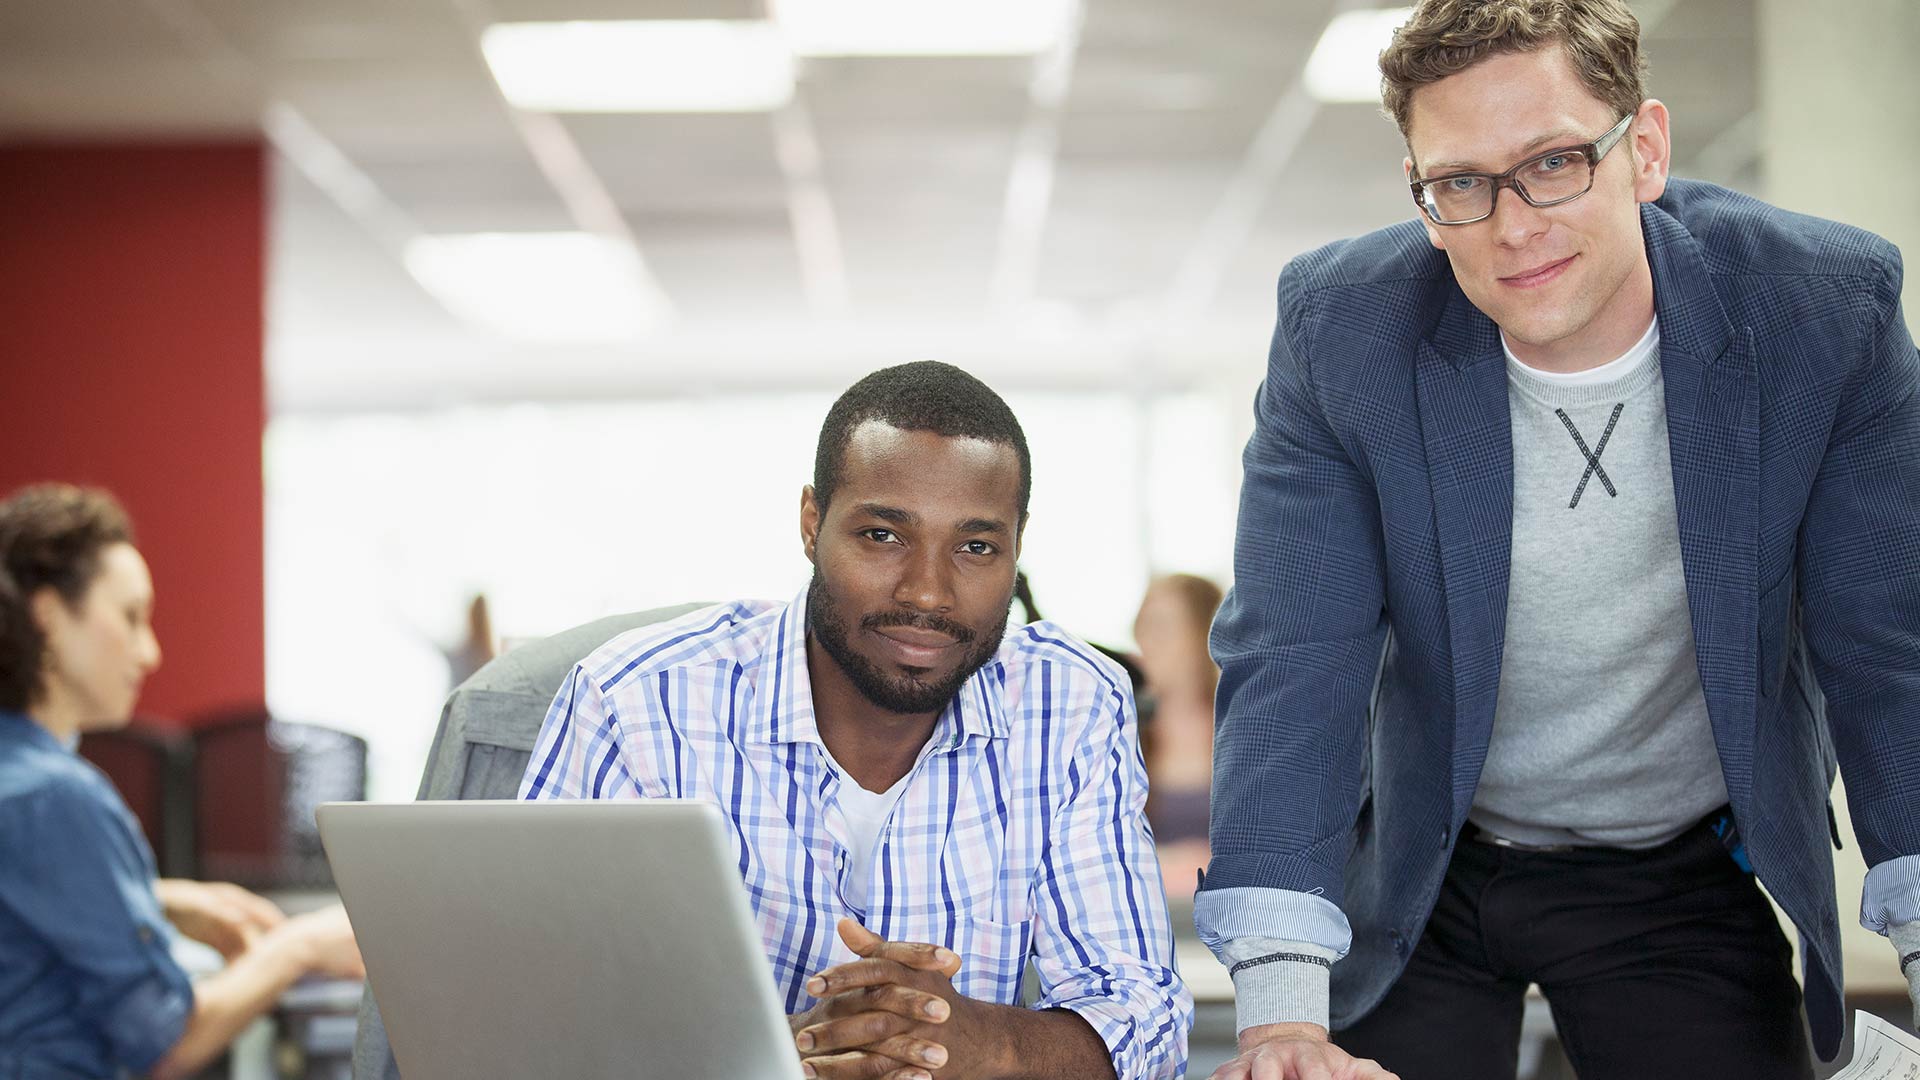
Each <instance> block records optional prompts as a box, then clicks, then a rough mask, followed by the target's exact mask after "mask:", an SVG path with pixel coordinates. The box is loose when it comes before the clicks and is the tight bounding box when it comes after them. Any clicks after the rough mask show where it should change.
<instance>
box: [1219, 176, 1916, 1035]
mask: <svg viewBox="0 0 1920 1080" xmlns="http://www.w3.org/2000/svg"><path fill="white" fill-rule="evenodd" d="M1641 225H1642V228H1643V232H1644V234H1645V239H1646V246H1647V253H1648V257H1649V259H1650V261H1651V263H1652V269H1653V280H1654V296H1655V303H1656V306H1657V310H1658V314H1659V319H1660V334H1661V348H1660V364H1661V368H1662V372H1663V375H1664V377H1665V380H1666V405H1667V425H1668V431H1669V438H1670V440H1671V443H1672V460H1673V481H1674V497H1675V501H1676V504H1677V508H1678V513H1679V525H1680V547H1681V553H1682V559H1683V563H1684V566H1685V571H1686V579H1687V599H1688V605H1689V608H1690V610H1691V614H1692V622H1693V633H1694V638H1695V642H1696V648H1697V655H1698V660H1699V666H1700V678H1701V682H1702V684H1703V688H1704V690H1705V696H1706V702H1707V711H1708V714H1709V717H1710V719H1711V722H1712V725H1713V731H1714V739H1715V742H1716V744H1717V745H1718V747H1719V753H1720V760H1721V765H1722V768H1723V771H1724V772H1725V776H1726V781H1727V790H1728V793H1729V796H1730V798H1731V800H1732V804H1733V810H1734V813H1735V816H1736V819H1737V820H1738V822H1739V825H1740V828H1741V830H1742V832H1743V834H1744V836H1745V839H1746V844H1747V849H1748V852H1749V854H1750V856H1751V858H1752V864H1753V866H1754V869H1755V871H1756V872H1757V873H1758V874H1759V876H1760V878H1761V880H1762V881H1763V882H1764V883H1765V884H1766V886H1767V888H1768V890H1769V891H1770V892H1771V893H1772V894H1773V896H1774V897H1775V898H1776V899H1777V900H1778V901H1779V903H1780V905H1781V906H1782V907H1783V908H1784V909H1785V910H1786V912H1787V914H1788V915H1789V916H1790V917H1791V918H1792V919H1793V921H1794V923H1795V925H1796V926H1798V927H1799V929H1800V933H1801V940H1802V944H1803V955H1804V957H1805V964H1806V971H1805V976H1806V979H1805V981H1806V1003H1807V1013H1808V1018H1809V1020H1810V1021H1811V1024H1812V1032H1813V1037H1814V1043H1815V1046H1816V1048H1817V1049H1818V1050H1819V1052H1820V1054H1821V1056H1822V1057H1831V1056H1832V1054H1833V1052H1834V1050H1835V1048H1836V1047H1837V1046H1838V1044H1839V1040H1840V1035H1841V1030H1842V1014H1841V996H1840V987H1841V972H1840V943H1839V916H1838V912H1837V911H1836V902H1835V895H1834V879H1833V862H1832V853H1831V851H1830V850H1829V848H1828V844H1829V842H1830V841H1829V828H1830V821H1829V816H1830V814H1831V813H1832V809H1831V803H1830V802H1829V801H1828V792H1829V789H1830V788H1831V786H1832V779H1833V773H1834V768H1835V764H1836V761H1837V764H1838V766H1839V768H1840V769H1841V770H1842V771H1843V772H1844V773H1845V776H1846V783H1847V790H1848V792H1849V795H1850V804H1851V806H1852V808H1853V817H1854V824H1855V827H1856V829H1857V831H1858V834H1859V838H1860V846H1861V850H1862V854H1863V855H1864V856H1865V858H1866V861H1867V863H1868V865H1869V866H1872V865H1875V864H1878V863H1881V862H1883V861H1884V860H1887V859H1890V858H1894V857H1897V856H1903V855H1914V854H1920V394H1917V393H1916V387H1920V357H1917V356H1916V353H1915V350H1914V344H1913V339H1912V338H1911V337H1910V336H1909V334H1908V330H1907V327H1906V324H1905V322H1904V320H1903V319H1902V318H1901V315H1900V311H1899V295H1900V282H1901V269H1900V260H1899V253H1898V252H1897V251H1896V250H1895V249H1894V248H1893V246H1892V245H1890V244H1888V243H1886V242H1885V241H1883V240H1880V239H1879V238H1877V237H1874V236H1872V235H1870V234H1868V233H1865V232H1862V231H1861V230H1858V229H1854V228H1850V227H1847V226H1844V225H1839V224H1835V223H1833V222H1828V221H1821V220H1817V219H1814V218H1810V217H1804V216H1800V215H1795V214H1790V213H1787V212H1784V211H1781V210H1778V209H1775V208H1773V207H1770V206H1767V205H1765V204H1763V203H1761V202H1758V201H1756V200H1753V199H1750V198H1747V197H1745V196H1742V195H1738V194H1735V193H1733V192H1730V191H1727V190H1724V189H1722V188H1717V187H1714V186H1711V185H1707V184H1700V183H1690V182H1685V181H1679V180H1676V181H1673V182H1671V183H1670V184H1669V185H1668V187H1667V192H1666V195H1665V197H1663V198H1662V199H1661V200H1660V201H1659V202H1657V203H1654V204H1649V205H1645V206H1643V207H1642V208H1641ZM1255 407H1256V413H1257V417H1256V419H1257V424H1256V430H1255V434H1254V436H1253V439H1252V441H1251V442H1250V443H1249V444H1248V446H1247V450H1246V457H1245V466H1246V478H1245V487H1244V490H1243V492H1242V496H1241V505H1240V521H1239V532H1238V537H1237V542H1236V555H1235V579H1236V584H1235V588H1234V589H1233V591H1232V593H1231V595H1230V596H1229V597H1228V599H1227V602H1226V605H1225V606H1224V607H1223V609H1222V611H1221V614H1220V617H1219V620H1218V622H1217V623H1216V625H1215V627H1214V634H1213V649H1214V655H1215V658H1216V659H1217V660H1218V661H1219V663H1220V666H1221V669H1222V675H1221V681H1220V696H1219V712H1218V715H1219V717H1220V720H1219V730H1218V736H1217V744H1216V749H1215V759H1216V760H1215V781H1214V795H1213V819H1212V843H1213V860H1212V865H1211V867H1210V869H1209V871H1208V873H1207V876H1206V880H1205V883H1204V885H1203V888H1204V889H1209V890H1211V889H1226V888H1244V887H1256V888H1272V889H1287V890H1297V891H1300V892H1307V893H1315V894H1317V895H1321V896H1324V897H1326V898H1327V899H1329V900H1331V901H1333V902H1334V903H1336V904H1338V905H1340V907H1341V909H1342V910H1343V911H1344V912H1345V914H1346V915H1347V917H1348V920H1349V921H1350V922H1351V924H1352V927H1353V934H1354V937H1353V947H1352V951H1351V952H1350V953H1349V954H1348V956H1347V957H1346V958H1345V959H1343V960H1342V961H1340V962H1339V963H1337V964H1335V965H1334V968H1333V986H1332V994H1333V1022H1334V1025H1335V1026H1336V1027H1343V1026H1346V1025H1348V1024H1351V1023H1353V1022H1354V1021H1355V1020H1357V1019H1359V1018H1360V1017H1361V1016H1363V1015H1365V1014H1366V1013H1367V1012H1368V1011H1369V1010H1370V1009H1372V1008H1373V1007H1374V1006H1375V1005H1376V1004H1377V1003H1378V1002H1379V1001H1380V999H1381V997H1382V996H1383V995H1384V994H1385V993H1386V991H1387V989H1388V987H1389V986H1390V985H1391V984H1392V983H1393V981H1394V979H1395V978H1397V977H1398V975H1399V973H1400V971H1401V969H1402V968H1403V967H1404V966H1405V963H1406V959H1407V956H1408V954H1409V953H1410V952H1411V951H1412V947H1413V944H1414V943H1415V942H1417V941H1418V940H1419V937H1420V933H1421V930H1422V928H1423V926H1424V925H1425V922H1426V919H1427V916H1428V915H1429V913H1430V912H1431V911H1432V907H1433V902H1434V897H1435V895H1436V893H1437V890H1438V888H1439V885H1440V881H1441V878H1442V877H1443V876H1444V874H1445V872H1446V866H1447V861H1448V856H1449V852H1450V851H1451V846H1452V844H1453V842H1454V840H1455V839H1456V837H1457V836H1458V835H1459V830H1460V828H1461V826H1462V825H1463V823H1464V822H1465V821H1466V817H1467V811H1468V809H1469V807H1470V806H1471V805H1472V802H1473V794H1474V787H1475V784H1476V783H1477V781H1478V779H1479V775H1480V768H1481V765H1482V764H1483V763H1484V762H1485V760H1486V753H1487V742H1488V737H1489V733H1490V731H1491V730H1492V726H1493V716H1494V700H1495V695H1496V692H1497V691H1498V689H1499V685H1500V659H1501V651H1502V647H1503V639H1504V635H1505V630H1506V598H1507V582H1508V559H1509V556H1510V553H1511V537H1512V518H1513V461H1512V444H1511V437H1510V430H1509V421H1508V415H1509V414H1508V402H1507V373H1506V366H1505V363H1504V361H1503V359H1502V352H1501V347H1500V340H1499V336H1498V330H1497V329H1496V327H1495V326H1494V324H1493V323H1492V321H1490V320H1489V319H1488V318H1487V317H1486V316H1485V315H1483V314H1482V313H1481V312H1480V311H1479V310H1477V309H1476V308H1475V307H1474V306H1473V305H1472V304H1471V303H1470V302H1469V301H1468V300H1467V298H1466V296H1465V295H1464V294H1463V293H1462V292H1461V291H1460V288H1459V286H1458V285H1457V284H1456V283H1455V281H1454V278H1453V274H1452V272H1451V270H1450V268H1449V266H1448V264H1447V260H1446V257H1445V255H1444V254H1443V253H1441V252H1439V251H1436V250H1434V249H1433V248H1432V247H1431V246H1430V245H1429V244H1428V243H1427V240H1426V237H1425V235H1424V234H1423V230H1422V228H1421V226H1420V224H1419V223H1418V222H1416V221H1410V222H1404V223H1402V224H1399V225H1395V226H1393V227H1391V228H1388V229H1384V230H1381V231H1379V232H1375V233H1371V234H1369V235H1367V236H1363V237H1360V238H1357V239H1354V240H1348V241H1343V242H1340V243H1336V244H1333V245H1330V246H1328V247H1325V248H1322V249H1320V250H1318V251H1315V252H1312V253H1310V254H1308V255H1305V256H1302V257H1301V258H1299V259H1297V260H1295V261H1294V263H1292V264H1291V265H1290V266H1289V267H1288V268H1287V269H1286V271H1285V272H1284V273H1283V274H1282V275H1281V278H1280V284H1279V320H1278V326H1277V329H1276V330H1275V333H1274V339H1273V346H1272V352H1271V355H1270V360H1269V367H1268V372H1267V378H1266V381H1265V383H1264V384H1263V386H1262V387H1261V390H1260V393H1259V395H1258V398H1257V401H1256V406H1255ZM1568 617H1570V618H1578V615H1577V613H1570V614H1569V616H1568ZM1376 673H1377V676H1378V681H1377V683H1376Z"/></svg>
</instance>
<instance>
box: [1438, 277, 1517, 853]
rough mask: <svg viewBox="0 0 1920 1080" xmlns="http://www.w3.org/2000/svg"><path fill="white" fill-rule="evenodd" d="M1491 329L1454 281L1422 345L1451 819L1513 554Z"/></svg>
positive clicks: (1484, 721) (1489, 672)
mask: <svg viewBox="0 0 1920 1080" xmlns="http://www.w3.org/2000/svg"><path fill="white" fill-rule="evenodd" d="M1502 357H1503V353H1502V351H1501V348H1500V334H1499V330H1498V329H1497V328H1496V327H1495V326H1494V324H1493V322H1492V320H1490V319H1488V318H1487V317H1486V316H1485V315H1483V314H1481V313H1480V311H1479V310H1478V309H1476V308H1475V307H1474V306H1473V305H1472V303H1471V302H1469V301H1468V300H1467V298H1466V296H1465V294H1463V293H1461V292H1460V290H1459V288H1458V286H1455V287H1454V288H1453V289H1452V294H1451V296H1450V297H1449V299H1448V302H1447V307H1446V310H1445V311H1444V313H1443V314H1442V315H1441V318H1440V322H1439V324H1438V325H1437V326H1436V327H1435V328H1434V332H1433V334H1432V335H1431V336H1430V337H1429V338H1428V339H1427V340H1425V341H1423V342H1421V344H1420V355H1419V361H1418V365H1417V369H1416V370H1417V374H1416V379H1417V381H1418V383H1419V391H1420V427H1421V434H1422V437H1423V439H1424V440H1425V442H1426V450H1427V469H1428V476H1429V478H1430V481H1431V483H1432V485H1433V511H1434V525H1435V529H1436V530H1437V532H1438V534H1439V541H1440V570H1441V580H1442V584H1443V587H1444V588H1445V591H1446V598H1447V629H1448V641H1449V645H1450V646H1451V649H1452V654H1453V655H1452V661H1453V665H1452V666H1453V697H1454V700H1453V704H1454V732H1453V737H1454V744H1453V755H1452V774H1453V802H1454V806H1453V810H1454V815H1453V820H1454V824H1456V825H1457V824H1458V823H1459V822H1461V821H1463V820H1465V818H1466V813H1467V810H1468V809H1469V808H1471V806H1472V804H1473V790H1474V787H1475V785H1476V784H1478V783H1479V780H1480V768H1481V766H1482V765H1484V764H1485V763H1486V758H1487V740H1488V738H1489V737H1490V736H1491V735H1492V732H1493V712H1494V704H1495V702H1496V701H1497V700H1498V698H1499V691H1500V655H1501V651H1502V649H1503V648H1504V647H1505V643H1506V624H1507V582H1508V568H1509V560H1510V559H1511V557H1512V554H1513V433H1512V418H1511V415H1510V413H1509V411H1508V405H1507V369H1506V364H1505V362H1504V360H1503V359H1502Z"/></svg>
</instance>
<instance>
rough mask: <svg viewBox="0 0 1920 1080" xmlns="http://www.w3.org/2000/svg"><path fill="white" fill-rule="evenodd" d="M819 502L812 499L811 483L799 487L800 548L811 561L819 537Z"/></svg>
mask: <svg viewBox="0 0 1920 1080" xmlns="http://www.w3.org/2000/svg"><path fill="white" fill-rule="evenodd" d="M820 517H821V515H820V504H819V503H817V502H815V501H814V498H813V485H812V484H806V485H804V486H802V487H801V488H800V549H801V550H802V551H804V552H806V555H807V561H808V562H813V561H814V557H813V549H814V546H815V545H816V543H817V542H818V541H819V539H820Z"/></svg>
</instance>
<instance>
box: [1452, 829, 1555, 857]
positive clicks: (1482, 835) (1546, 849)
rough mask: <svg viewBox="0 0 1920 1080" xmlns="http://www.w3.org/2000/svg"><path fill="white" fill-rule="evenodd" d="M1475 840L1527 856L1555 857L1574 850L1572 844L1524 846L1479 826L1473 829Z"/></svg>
mask: <svg viewBox="0 0 1920 1080" xmlns="http://www.w3.org/2000/svg"><path fill="white" fill-rule="evenodd" d="M1473 838H1474V839H1475V840H1478V841H1480V842H1481V843H1483V844H1489V845H1491V846H1493V847H1497V848H1505V849H1506V850H1508V851H1518V852H1521V853H1523V854H1527V855H1555V854H1561V853H1564V852H1568V851H1572V850H1574V847H1573V845H1572V844H1523V843H1521V842H1520V841H1518V840H1509V839H1507V838H1506V837H1504V836H1501V835H1500V834H1499V833H1496V832H1490V831H1488V830H1487V829H1485V828H1483V827H1481V826H1479V825H1475V826H1474V827H1473Z"/></svg>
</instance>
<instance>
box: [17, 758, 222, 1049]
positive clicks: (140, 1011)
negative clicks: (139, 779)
mask: <svg viewBox="0 0 1920 1080" xmlns="http://www.w3.org/2000/svg"><path fill="white" fill-rule="evenodd" d="M15 802H16V805H15V806H12V807H9V808H8V813H7V815H6V819H7V825H6V828H5V835H4V837H0V857H3V858H4V861H5V862H6V863H7V864H8V865H7V867H6V869H5V870H4V871H3V872H0V904H4V905H5V906H6V908H7V909H8V911H9V912H10V913H11V914H12V916H13V917H14V918H15V919H16V920H17V921H18V922H19V924H20V925H21V927H22V928H23V929H25V930H26V931H27V932H28V933H31V934H33V935H34V936H36V937H38V938H39V939H40V940H41V941H42V942H43V943H44V944H45V946H46V949H47V952H48V953H49V954H50V955H51V956H52V957H53V958H54V960H55V963H54V965H53V966H52V967H51V968H50V970H49V972H48V976H47V977H48V978H49V979H51V980H57V981H59V982H61V983H63V984H64V986H63V989H64V990H65V991H66V992H67V993H69V994H70V995H71V1007H72V1012H73V1015H74V1018H75V1019H78V1020H80V1021H82V1022H83V1023H85V1024H86V1025H87V1026H88V1027H90V1028H92V1029H93V1030H94V1031H95V1032H96V1033H97V1035H98V1037H99V1039H100V1041H101V1043H102V1044H103V1046H104V1048H105V1049H106V1051H107V1052H108V1053H109V1055H110V1056H111V1059H112V1061H113V1063H114V1064H115V1065H117V1066H119V1067H121V1068H125V1069H128V1070H131V1071H133V1072H137V1073H138V1072H145V1071H147V1070H148V1069H150V1068H151V1067H152V1066H153V1065H154V1063H156V1062H157V1061H159V1059H160V1058H161V1056H162V1055H164V1054H165V1053H166V1052H167V1051H168V1050H170V1049H171V1048H172V1047H173V1046H174V1044H175V1043H177V1042H179V1041H180V1038H181V1036H182V1035H183V1034H184V1033H185V1032H186V1027H187V1021H188V1020H189V1019H190V1017H191V1016H192V1013H193V984H192V982H191V980H189V979H188V977H187V974H186V972H184V971H183V970H181V968H180V965H179V964H177V963H176V962H174V959H173V955H172V951H171V949H172V943H173V938H172V933H173V931H172V928H171V927H170V926H168V924H167V922H166V919H165V917H164V916H163V915H162V914H161V911H160V902H159V900H158V899H157V898H156V897H155V895H154V892H153V881H154V870H153V863H152V856H151V854H149V853H148V851H147V848H146V844H145V841H144V840H142V839H141V837H140V835H139V833H138V831H137V827H136V825H135V823H134V820H133V817H132V815H131V814H130V813H129V812H128V811H127V809H126V806H125V804H123V803H122V802H121V801H120V799H119V796H118V795H117V794H116V793H115V792H114V791H113V789H112V787H111V786H109V785H108V784H107V782H106V781H105V780H104V779H99V778H95V777H67V778H62V779H61V782H58V783H50V784H47V785H43V786H41V787H40V788H39V789H37V790H35V791H33V792H31V793H28V794H25V795H22V796H19V797H18V798H17V799H16V800H15Z"/></svg>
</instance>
